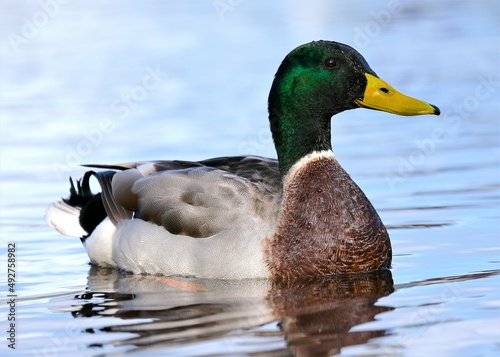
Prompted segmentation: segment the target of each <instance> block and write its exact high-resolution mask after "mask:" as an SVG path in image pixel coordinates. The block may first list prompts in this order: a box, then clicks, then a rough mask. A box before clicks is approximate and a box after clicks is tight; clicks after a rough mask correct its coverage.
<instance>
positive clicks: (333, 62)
mask: <svg viewBox="0 0 500 357" xmlns="http://www.w3.org/2000/svg"><path fill="white" fill-rule="evenodd" d="M325 67H326V68H335V67H337V61H336V60H335V58H331V57H330V58H327V59H326V60H325Z"/></svg>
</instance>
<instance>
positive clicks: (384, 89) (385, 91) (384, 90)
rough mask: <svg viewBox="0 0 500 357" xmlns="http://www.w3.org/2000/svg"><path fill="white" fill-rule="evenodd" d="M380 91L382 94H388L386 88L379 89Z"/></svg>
mask: <svg viewBox="0 0 500 357" xmlns="http://www.w3.org/2000/svg"><path fill="white" fill-rule="evenodd" d="M380 90H381V91H382V92H384V93H385V94H387V93H389V89H387V88H380Z"/></svg>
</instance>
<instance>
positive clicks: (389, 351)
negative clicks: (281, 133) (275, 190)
mask: <svg viewBox="0 0 500 357" xmlns="http://www.w3.org/2000/svg"><path fill="white" fill-rule="evenodd" d="M0 7H1V9H0V38H1V42H0V49H1V58H2V59H1V61H0V66H1V67H0V78H1V82H0V120H1V122H0V235H1V247H0V251H1V258H2V261H1V263H0V266H1V273H0V274H1V278H0V282H1V284H0V294H1V298H2V299H1V300H2V304H1V311H2V315H1V331H2V332H1V336H2V338H1V339H0V341H1V342H0V353H1V354H2V355H9V356H10V355H15V356H66V355H70V354H71V355H74V356H102V355H106V356H114V355H123V354H125V355H141V356H142V355H147V356H162V355H168V356H205V355H209V356H219V355H238V356H241V355H251V354H254V355H275V356H288V355H297V356H309V355H342V356H361V355H370V356H494V355H498V354H499V353H500V278H499V274H500V224H499V223H500V209H499V207H500V204H499V197H500V195H499V193H500V192H499V191H500V190H499V187H500V150H499V149H500V122H499V118H500V105H499V103H500V94H499V93H500V90H499V89H500V27H499V23H500V3H499V2H498V1H495V0H491V1H469V2H459V1H451V0H444V1H439V2H437V1H432V0H422V1H418V2H417V1H410V0H406V1H405V0H399V1H398V0H394V1H371V2H362V3H361V2H348V1H343V2H331V1H326V0H325V1H315V2H310V1H298V0H294V1H287V2H285V1H274V2H267V3H265V2H261V1H258V2H257V1H244V0H241V1H238V0H220V1H218V0H215V1H212V0H206V1H197V2H187V1H180V0H179V1H169V2H164V1H149V2H147V3H144V4H142V3H141V4H139V3H137V2H133V1H108V2H105V3H102V2H95V1H94V2H83V1H60V2H58V1H57V0H42V1H41V2H37V1H24V2H11V3H5V2H4V3H2V4H1V5H0ZM317 39H328V40H335V41H339V42H344V43H347V44H350V45H352V46H354V47H355V48H357V49H358V50H359V51H360V52H361V53H362V54H363V55H364V56H365V58H366V59H367V61H368V63H370V66H371V67H372V68H373V69H374V70H375V71H376V72H377V74H378V75H379V76H381V77H382V78H384V79H385V80H386V81H388V82H389V83H390V84H391V85H393V86H394V87H395V88H397V89H400V90H401V91H402V92H404V93H406V94H409V95H412V96H414V97H417V98H421V99H423V100H426V101H429V102H431V103H433V104H436V105H438V106H439V107H440V108H441V110H442V115H441V116H440V117H434V116H425V117H398V116H393V115H389V114H387V113H381V112H374V111H367V110H354V111H350V112H346V113H342V114H341V115H339V116H336V117H334V120H333V122H332V131H333V134H332V141H333V146H334V152H335V154H336V156H337V157H338V159H339V161H340V162H341V163H342V165H343V166H344V168H345V169H346V170H347V171H348V172H349V173H350V174H351V176H352V177H353V178H354V180H355V181H356V182H357V183H358V184H359V185H360V187H361V188H362V189H363V190H364V191H365V193H366V194H367V196H368V197H369V198H370V200H371V201H372V203H373V205H374V206H375V207H376V208H377V211H378V212H379V214H380V216H381V217H382V220H383V221H384V223H385V224H386V226H387V227H388V229H389V233H390V235H391V239H392V244H393V251H394V263H393V269H392V270H391V274H390V275H389V276H374V277H363V278H352V279H331V280H326V281H320V282H311V283H308V284H305V283H304V284H303V285H300V286H285V287H283V286H278V287H277V286H271V285H270V284H269V283H268V282H267V281H243V282H230V281H203V280H193V279H186V280H185V281H183V284H180V283H179V282H176V283H173V282H172V281H170V280H161V279H157V278H153V277H145V276H132V275H128V274H124V273H118V272H116V271H106V270H98V269H91V267H90V266H89V265H88V258H87V256H86V253H85V251H84V250H83V247H82V246H81V243H80V242H79V240H78V239H72V238H69V237H65V236H61V235H59V234H58V233H56V232H54V231H53V230H52V229H51V228H49V227H48V226H47V225H46V224H45V222H44V220H43V215H44V212H45V209H46V207H47V206H48V205H49V204H50V203H51V202H52V201H54V200H56V199H58V198H59V197H61V196H66V195H67V193H68V188H69V186H68V176H73V177H79V176H80V175H81V174H82V173H83V172H84V170H82V168H80V167H79V165H80V164H84V163H114V162H127V161H133V160H148V159H185V160H198V159H203V158H208V157H215V156H225V155H239V154H258V155H263V156H270V157H275V152H274V147H273V144H272V141H271V138H270V135H269V132H268V122H267V119H266V118H267V113H266V101H267V94H268V90H269V87H270V84H271V81H272V78H273V75H274V73H275V71H276V69H277V67H278V65H279V63H280V61H281V60H282V58H283V57H284V56H285V55H286V54H287V53H288V52H289V51H290V50H291V49H293V48H294V47H296V46H297V45H300V44H302V43H306V42H309V41H312V40H317ZM9 243H13V244H15V246H16V252H15V256H16V257H15V260H16V261H15V270H16V279H15V285H11V286H10V287H11V288H13V291H14V293H13V295H16V297H15V302H16V304H15V308H14V310H11V309H10V306H9V302H10V301H11V299H12V297H7V295H8V294H9V285H8V280H7V279H8V271H7V267H8V263H9V262H8V251H7V249H8V244H9ZM12 311H13V312H14V313H13V315H14V316H15V318H16V320H15V323H16V325H15V347H16V350H15V351H14V350H12V349H11V348H9V346H8V345H9V344H10V343H11V342H9V341H8V340H7V337H9V336H8V335H9V334H8V333H7V331H8V329H9V328H10V325H9V323H10V322H11V321H8V318H9V315H8V314H9V313H10V312H12Z"/></svg>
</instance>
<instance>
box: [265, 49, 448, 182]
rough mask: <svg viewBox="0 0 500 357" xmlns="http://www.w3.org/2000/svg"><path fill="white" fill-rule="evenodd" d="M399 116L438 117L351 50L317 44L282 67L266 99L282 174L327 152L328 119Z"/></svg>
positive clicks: (297, 52)
mask: <svg viewBox="0 0 500 357" xmlns="http://www.w3.org/2000/svg"><path fill="white" fill-rule="evenodd" d="M360 107H361V108H368V109H375V110H382V111H386V112H389V113H393V114H399V115H422V114H435V115H439V114H440V111H439V108H438V107H436V106H434V105H432V104H429V103H426V102H423V101H421V100H418V99H415V98H411V97H409V96H406V95H404V94H402V93H400V92H398V91H397V90H396V89H394V88H393V87H391V86H390V85H389V84H387V83H386V82H385V81H384V80H382V79H380V78H379V77H378V76H377V74H376V73H375V72H374V71H373V70H372V69H371V68H370V66H369V65H368V63H367V62H366V60H365V59H364V58H363V56H361V54H359V53H358V52H357V51H356V50H355V49H353V48H352V47H350V46H347V45H344V44H342V43H338V42H332V41H315V42H311V43H308V44H305V45H302V46H299V47H297V48H296V49H294V50H293V51H292V52H290V53H289V54H288V55H287V56H286V57H285V59H284V60H283V62H282V63H281V65H280V67H279V69H278V72H277V73H276V77H275V79H274V82H273V85H272V88H271V92H270V94H269V117H270V121H271V130H272V132H273V138H274V140H275V144H276V149H277V151H278V157H279V159H280V167H281V171H282V173H286V171H288V169H289V168H290V167H291V165H293V163H295V162H296V161H297V160H298V159H300V158H301V157H303V156H304V155H306V154H308V153H309V152H311V151H314V150H328V149H331V144H330V118H331V117H332V116H333V115H335V114H337V113H339V112H341V111H344V110H348V109H355V108H360Z"/></svg>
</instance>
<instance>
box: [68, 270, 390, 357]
mask: <svg viewBox="0 0 500 357" xmlns="http://www.w3.org/2000/svg"><path fill="white" fill-rule="evenodd" d="M393 291H394V284H393V281H392V275H391V273H390V271H387V270H386V271H379V272H377V273H372V274H368V275H367V274H364V275H353V276H345V277H331V278H322V279H320V280H317V279H316V280H308V281H295V282H293V283H288V284H286V285H285V284H282V285H279V284H272V283H271V282H269V281H268V280H256V279H252V280H238V281H225V280H201V279H187V278H177V277H176V278H167V277H159V276H146V275H134V274H129V273H123V272H119V271H116V270H108V269H102V268H96V267H92V268H91V269H90V272H89V289H88V291H87V292H85V293H82V294H80V295H77V296H76V297H75V301H76V304H75V305H76V306H74V307H73V308H72V309H71V310H72V311H71V313H72V314H73V316H74V317H75V318H85V317H86V318H92V317H94V316H112V317H115V318H117V319H120V320H119V321H117V324H114V325H109V326H106V327H104V328H98V329H87V330H86V331H85V332H86V333H96V334H103V333H104V334H110V333H111V334H113V333H118V332H119V333H123V332H128V333H132V334H133V335H132V336H133V337H131V338H126V339H123V335H122V334H117V339H116V340H114V341H113V342H109V335H107V336H106V338H105V339H102V341H105V342H103V343H94V344H92V347H94V348H95V347H102V348H113V347H118V346H121V349H122V348H123V347H125V346H130V352H132V351H135V352H137V351H141V350H149V349H169V348H178V347H179V346H187V345H191V344H196V343H202V342H203V341H208V340H215V341H217V340H220V348H221V349H220V351H218V353H221V354H224V353H231V352H235V351H234V349H238V346H239V343H240V342H242V343H247V345H244V349H245V350H248V348H249V346H250V348H254V349H255V352H266V353H273V354H274V353H276V354H277V355H296V356H311V355H314V356H322V355H325V356H326V355H332V354H337V353H339V352H340V351H341V349H342V348H343V347H346V346H352V345H357V344H364V343H366V342H367V341H368V340H370V339H372V338H376V337H380V336H384V335H386V334H387V332H386V331H384V330H373V331H357V332H349V331H350V330H351V329H352V327H354V326H356V325H359V324H363V323H366V322H369V321H373V320H374V318H375V316H376V315H377V314H380V313H383V312H386V311H390V310H393V308H392V307H388V306H379V305H375V303H376V302H377V301H378V299H379V298H381V297H383V296H387V295H389V294H391V293H392V292H393ZM124 320H126V321H127V322H130V323H124V322H125V321H124ZM263 327H265V328H263ZM97 337H98V336H97V335H96V338H97ZM231 339H236V340H235V341H233V342H231ZM96 340H99V338H97V339H96ZM244 341H246V342H244ZM249 341H251V343H252V344H251V345H248V343H249ZM279 342H281V343H279ZM229 345H231V346H232V347H231V349H230V347H229ZM280 345H281V346H283V348H281V349H280V348H279V347H277V346H280ZM200 346H202V345H200ZM211 346H213V344H211ZM252 346H260V347H252ZM262 346H264V347H262ZM265 346H267V348H268V349H267V350H265V351H263V350H262V348H266V347H265ZM162 352H163V351H162ZM210 353H213V352H212V351H210Z"/></svg>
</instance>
